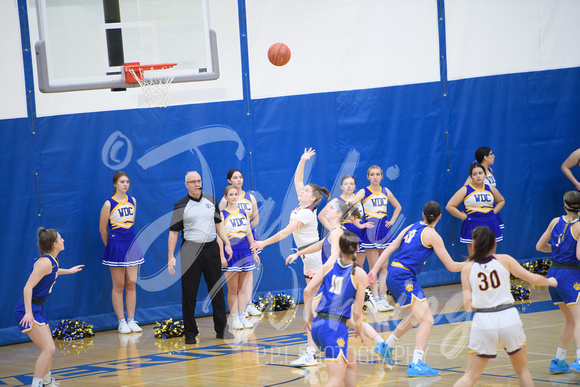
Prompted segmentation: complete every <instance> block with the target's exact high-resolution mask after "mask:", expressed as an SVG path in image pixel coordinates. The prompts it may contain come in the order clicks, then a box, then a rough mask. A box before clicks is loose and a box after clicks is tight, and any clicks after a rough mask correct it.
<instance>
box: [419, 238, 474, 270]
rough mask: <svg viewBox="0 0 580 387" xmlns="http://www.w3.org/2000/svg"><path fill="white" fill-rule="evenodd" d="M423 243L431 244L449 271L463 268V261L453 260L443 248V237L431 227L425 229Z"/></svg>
mask: <svg viewBox="0 0 580 387" xmlns="http://www.w3.org/2000/svg"><path fill="white" fill-rule="evenodd" d="M424 237H425V243H426V244H427V245H431V246H433V251H435V254H437V256H438V257H439V259H440V260H441V262H443V265H445V268H446V269H447V270H449V271H451V272H454V273H455V272H458V271H461V270H462V269H463V267H464V266H465V262H455V261H454V260H453V258H451V255H449V253H448V252H447V249H446V248H445V243H443V239H441V236H440V235H439V234H438V233H437V231H435V230H434V229H432V228H429V229H427V230H425V234H424Z"/></svg>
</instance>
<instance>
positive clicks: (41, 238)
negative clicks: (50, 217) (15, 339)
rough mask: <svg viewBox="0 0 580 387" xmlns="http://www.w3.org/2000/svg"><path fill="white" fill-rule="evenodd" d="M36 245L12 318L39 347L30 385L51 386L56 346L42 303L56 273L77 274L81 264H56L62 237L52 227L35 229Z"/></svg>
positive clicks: (54, 382) (53, 282) (81, 266)
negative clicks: (37, 253) (27, 276)
mask: <svg viewBox="0 0 580 387" xmlns="http://www.w3.org/2000/svg"><path fill="white" fill-rule="evenodd" d="M38 247H39V249H40V254H41V255H40V257H38V258H36V260H35V261H34V264H33V266H32V270H31V272H30V277H29V278H28V281H27V282H26V285H25V286H24V291H23V294H22V299H21V300H20V301H18V303H17V304H16V307H15V308H14V317H15V318H16V322H18V324H19V325H20V329H21V330H22V333H26V334H27V335H28V336H29V337H30V340H32V342H33V343H34V344H36V345H37V346H38V347H39V348H40V355H39V356H38V359H37V360H36V365H35V366H34V377H33V379H32V384H31V386H33V387H43V386H45V387H53V386H57V385H58V384H57V383H56V381H55V380H54V379H53V378H52V376H51V373H50V367H51V365H52V356H53V355H54V352H55V350H56V347H55V345H54V340H53V339H52V333H51V331H50V327H49V326H48V319H47V318H46V316H45V315H44V302H45V300H46V298H47V297H48V295H49V294H50V293H51V291H52V287H53V286H54V284H55V282H56V278H57V277H58V275H59V274H74V273H78V272H79V271H81V270H82V269H83V267H84V266H85V265H77V266H74V267H71V268H70V269H61V268H60V267H59V260H58V254H59V253H60V252H61V251H63V250H64V239H62V237H61V236H60V234H59V233H58V232H57V231H56V230H54V229H49V230H47V229H45V228H44V227H40V228H39V229H38Z"/></svg>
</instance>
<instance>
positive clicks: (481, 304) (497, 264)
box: [454, 227, 558, 387]
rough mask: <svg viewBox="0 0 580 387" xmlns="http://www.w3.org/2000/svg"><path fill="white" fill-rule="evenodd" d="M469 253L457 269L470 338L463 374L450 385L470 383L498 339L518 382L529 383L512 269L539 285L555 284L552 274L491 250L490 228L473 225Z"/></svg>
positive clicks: (517, 274) (522, 384)
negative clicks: (468, 315) (471, 313)
mask: <svg viewBox="0 0 580 387" xmlns="http://www.w3.org/2000/svg"><path fill="white" fill-rule="evenodd" d="M472 244H473V254H472V255H471V256H470V257H469V261H468V262H467V264H466V266H465V267H464V268H463V270H461V285H462V287H463V303H464V306H465V310H466V311H472V310H473V311H474V312H475V314H474V316H473V322H472V324H471V334H470V338H469V357H468V360H467V368H466V370H465V374H464V375H463V376H462V377H461V378H460V379H459V380H458V381H457V382H456V383H455V385H454V386H456V387H460V386H473V385H474V384H475V383H476V382H477V381H478V379H479V377H480V376H481V373H482V372H483V370H484V368H485V366H486V364H487V362H488V360H489V359H490V358H495V357H496V356H497V347H498V344H500V345H502V346H503V348H505V350H506V352H507V354H508V355H509V358H510V361H511V363H512V367H513V369H514V372H515V373H516V375H517V377H518V379H519V382H520V385H521V386H532V385H533V384H534V383H533V380H532V376H531V375H530V370H529V369H528V361H527V356H528V355H527V352H526V347H525V345H526V335H525V333H524V330H523V327H522V322H521V320H520V316H519V315H518V312H517V310H516V309H515V307H514V306H513V302H514V298H513V296H512V294H511V290H510V288H511V286H510V273H511V274H513V275H514V276H516V277H518V278H521V279H523V280H524V281H527V282H529V283H531V284H532V285H537V286H557V285H558V282H557V281H556V279H555V278H544V277H543V276H541V275H538V274H533V273H530V272H529V271H527V270H526V269H524V268H523V267H522V266H521V265H520V264H519V263H518V261H516V260H515V259H514V258H512V257H511V256H509V255H507V254H495V255H494V254H493V253H492V252H493V251H494V250H495V245H496V242H495V234H494V233H493V231H492V230H491V229H489V228H488V227H477V228H476V229H475V230H473V236H472Z"/></svg>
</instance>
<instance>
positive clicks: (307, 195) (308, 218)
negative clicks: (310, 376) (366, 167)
mask: <svg viewBox="0 0 580 387" xmlns="http://www.w3.org/2000/svg"><path fill="white" fill-rule="evenodd" d="M315 153H316V152H315V151H314V149H312V148H309V149H304V153H303V154H302V156H301V157H300V162H299V163H298V166H297V167H296V171H295V172H294V188H295V189H296V193H297V194H298V201H299V205H298V207H296V208H295V209H294V210H293V211H292V213H291V214H290V222H289V223H288V225H287V226H286V227H284V228H283V229H282V230H280V231H278V232H277V233H276V234H274V235H273V236H271V237H269V238H267V239H266V240H264V241H255V242H254V243H253V244H252V246H251V248H252V249H257V250H261V249H263V248H264V247H266V246H268V245H271V244H272V243H276V242H279V241H280V240H282V239H284V238H286V237H288V236H289V235H290V234H292V236H293V237H294V243H295V244H296V247H297V248H298V250H301V249H302V248H304V247H306V246H308V245H311V244H314V243H316V242H318V220H317V218H316V206H317V205H318V203H320V201H321V200H322V195H325V196H326V197H327V198H329V197H330V194H329V192H328V190H327V189H326V188H324V187H319V186H317V185H316V184H312V183H310V184H306V185H304V166H305V164H306V161H307V160H310V158H311V157H312V156H314V154H315ZM301 257H302V263H303V265H304V268H303V273H304V278H305V280H306V283H308V282H310V279H311V278H312V275H313V274H314V273H315V272H316V271H317V270H319V269H320V268H321V267H322V261H321V258H320V252H315V253H312V254H303V255H301ZM315 353H316V346H315V345H314V342H313V341H312V339H311V337H310V336H308V348H306V351H305V352H303V353H302V354H300V356H299V358H298V359H297V360H295V361H293V362H292V365H294V366H298V367H305V366H313V365H316V364H318V361H317V360H316V358H315V357H314V354H315Z"/></svg>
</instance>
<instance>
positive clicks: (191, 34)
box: [35, 0, 219, 93]
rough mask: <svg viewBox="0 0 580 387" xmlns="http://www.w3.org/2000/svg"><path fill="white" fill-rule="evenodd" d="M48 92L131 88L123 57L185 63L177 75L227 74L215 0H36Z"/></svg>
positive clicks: (42, 85) (188, 78) (42, 76)
mask: <svg viewBox="0 0 580 387" xmlns="http://www.w3.org/2000/svg"><path fill="white" fill-rule="evenodd" d="M36 10H37V17H38V27H39V28H38V29H39V37H40V40H39V41H37V42H36V44H35V50H36V58H37V68H38V84H39V89H40V91H42V92H43V93H53V92H64V91H77V90H92V89H109V88H111V89H124V88H129V87H138V86H139V85H138V84H136V83H126V82H125V75H124V72H123V65H124V64H125V63H128V62H140V63H141V64H157V63H177V66H176V67H175V68H174V70H173V73H174V75H175V77H174V79H173V82H174V83H176V82H195V81H206V80H213V79H217V78H219V66H218V56H217V41H216V35H215V32H214V31H212V30H211V29H210V25H209V9H208V1H207V0H36Z"/></svg>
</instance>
